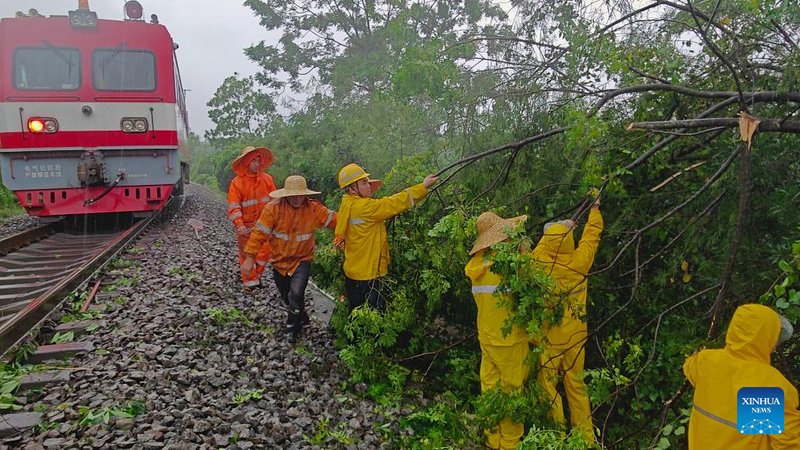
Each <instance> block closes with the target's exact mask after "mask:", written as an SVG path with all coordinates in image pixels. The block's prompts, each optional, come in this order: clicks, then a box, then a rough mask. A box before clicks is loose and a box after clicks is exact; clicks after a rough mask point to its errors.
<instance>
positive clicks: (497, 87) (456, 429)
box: [198, 0, 800, 449]
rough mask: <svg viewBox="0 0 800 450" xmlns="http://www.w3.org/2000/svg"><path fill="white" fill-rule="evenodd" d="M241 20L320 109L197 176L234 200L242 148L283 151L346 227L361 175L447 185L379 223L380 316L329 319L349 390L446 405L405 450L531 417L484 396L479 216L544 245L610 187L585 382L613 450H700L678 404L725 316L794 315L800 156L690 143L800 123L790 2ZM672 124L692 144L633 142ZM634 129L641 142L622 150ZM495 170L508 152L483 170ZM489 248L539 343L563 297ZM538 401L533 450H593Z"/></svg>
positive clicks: (278, 171)
mask: <svg viewBox="0 0 800 450" xmlns="http://www.w3.org/2000/svg"><path fill="white" fill-rule="evenodd" d="M246 5H247V6H249V7H250V8H251V9H252V10H253V11H254V13H256V15H257V16H258V17H259V19H260V20H261V23H262V25H264V26H265V27H266V28H267V29H280V30H282V31H283V33H284V34H283V37H282V39H281V41H280V42H279V43H278V44H276V45H268V44H267V43H266V42H261V43H258V44H256V45H254V46H253V47H251V48H249V49H247V54H248V55H249V56H250V58H251V59H252V60H253V61H254V62H256V63H257V64H259V66H260V68H261V72H260V73H259V74H258V75H257V76H256V78H255V82H257V83H259V84H260V85H261V86H262V87H263V91H261V92H265V93H268V94H269V95H270V96H271V98H272V101H273V103H277V102H279V101H280V99H281V94H280V93H281V92H283V91H282V90H283V89H284V88H288V89H289V90H292V91H296V92H301V93H302V94H304V98H305V100H304V101H303V102H302V103H301V104H299V105H297V108H295V109H294V112H293V113H292V114H291V115H290V116H289V117H288V118H286V119H285V120H284V121H280V122H279V121H272V120H267V119H265V120H264V121H263V123H261V124H259V126H262V125H263V127H262V128H261V129H260V130H261V131H255V132H254V133H255V135H254V136H245V137H243V138H242V139H241V140H226V141H222V140H217V141H216V142H213V143H212V144H213V147H214V148H213V149H210V150H208V152H207V154H206V155H205V156H203V157H202V159H201V158H198V159H201V161H202V164H199V165H200V166H202V168H201V173H202V174H205V175H206V178H205V179H206V180H208V182H209V183H210V184H213V183H216V186H218V187H220V188H221V189H223V190H224V189H225V188H226V187H227V184H228V182H229V181H230V177H231V176H232V174H231V171H230V165H229V164H230V161H231V160H232V159H233V158H234V157H235V156H236V155H237V154H238V152H239V151H240V149H241V147H242V146H243V145H245V144H251V145H257V144H266V145H267V146H269V147H270V148H272V149H273V150H274V152H275V155H276V163H275V165H274V166H273V167H272V168H271V169H270V173H271V174H273V176H274V177H275V179H276V181H277V182H278V184H279V185H280V183H281V181H282V179H283V178H284V177H285V176H286V175H289V174H292V173H299V174H303V175H304V176H305V177H306V178H307V179H308V180H309V184H310V185H311V187H312V188H313V189H316V190H321V191H323V193H324V194H323V196H324V197H323V200H324V201H325V203H326V204H327V205H328V206H329V207H331V208H334V207H336V206H337V204H338V201H339V198H340V192H339V191H338V189H337V186H336V182H335V174H336V171H337V170H338V169H339V168H340V167H342V166H343V165H345V164H347V163H350V162H356V163H359V164H362V165H363V166H365V167H366V168H367V170H368V171H369V172H370V173H371V174H372V176H374V177H376V178H384V179H385V181H386V185H385V187H384V188H383V189H382V191H380V192H379V196H380V195H384V194H386V193H390V192H396V191H399V190H400V189H402V188H405V187H407V186H408V185H409V184H412V183H416V182H419V181H420V180H421V179H422V177H423V176H424V175H425V174H427V173H429V172H432V171H436V170H438V169H439V168H442V167H446V166H449V165H452V167H451V168H450V169H448V170H447V171H445V174H444V177H443V181H444V179H445V178H446V182H444V183H443V184H442V185H441V186H439V187H438V188H437V189H436V192H435V193H432V194H430V195H429V197H428V199H426V200H425V201H424V202H422V203H421V204H420V205H417V206H416V207H415V208H414V210H412V211H410V212H407V213H404V214H402V215H400V216H398V217H396V218H395V219H393V220H391V221H389V222H387V228H388V237H389V241H390V248H391V258H392V264H391V265H390V273H389V275H388V276H387V279H386V286H387V287H388V289H389V291H390V292H389V297H390V298H391V302H390V304H389V307H388V309H387V311H386V312H385V313H384V314H378V313H376V312H375V311H370V310H356V311H355V312H354V314H353V315H352V316H351V317H348V315H347V310H346V308H345V306H346V305H345V304H343V303H340V304H339V306H340V307H339V308H337V311H336V314H335V315H334V319H333V321H332V324H333V327H334V329H335V330H336V332H337V337H338V345H339V346H340V349H341V357H342V359H343V360H344V361H345V363H347V365H348V367H349V368H350V371H351V376H352V379H353V381H365V382H368V383H370V386H375V389H374V392H373V390H372V389H371V390H370V396H372V397H373V398H374V399H375V400H376V401H377V402H378V403H381V402H393V401H398V400H397V398H398V397H402V395H403V394H407V395H406V397H407V399H408V401H412V400H410V398H411V397H412V396H411V395H408V391H409V389H411V390H420V391H422V392H424V396H425V397H426V398H435V399H438V400H437V401H435V402H430V403H428V406H427V407H426V408H420V409H418V410H417V411H415V413H414V415H413V418H411V419H408V420H407V421H406V426H408V427H411V428H413V430H414V431H415V433H414V434H413V435H410V434H408V433H403V434H391V435H390V436H389V438H390V439H392V440H394V441H395V443H396V445H397V446H399V447H403V448H431V447H437V446H438V447H447V446H450V447H453V448H463V447H464V446H470V445H474V444H476V443H478V442H479V441H480V439H481V435H480V430H479V428H480V427H483V426H487V425H486V424H487V423H490V422H491V421H490V420H489V418H490V416H495V418H496V417H499V416H501V415H511V414H513V412H514V409H515V405H517V404H518V403H517V401H516V400H514V399H513V398H512V399H509V398H506V397H505V396H498V397H492V395H480V394H479V392H480V386H479V383H478V381H477V376H476V373H477V370H478V361H479V358H480V350H479V346H478V343H477V340H476V339H475V338H474V335H473V334H472V333H474V327H475V325H474V320H475V305H474V302H473V300H472V298H471V295H470V286H469V282H468V280H467V279H466V277H465V276H464V273H463V268H464V265H465V264H466V262H467V251H468V249H469V248H470V246H471V243H472V241H473V239H474V237H475V229H474V218H475V217H476V216H477V215H478V214H479V213H481V212H483V211H486V210H490V209H491V210H495V211H500V212H501V213H502V215H504V216H512V215H517V214H521V213H526V214H528V215H529V216H530V217H531V219H530V220H529V221H528V222H527V223H526V230H525V233H524V235H525V236H529V237H530V239H531V240H532V241H533V242H535V241H536V239H537V238H538V236H539V234H540V229H541V225H542V224H544V223H545V222H547V221H549V220H552V219H556V218H566V217H569V216H571V215H572V214H573V213H574V212H575V211H576V206H577V205H579V204H580V203H581V201H582V200H583V197H584V193H585V192H587V191H588V190H589V188H590V187H592V186H598V187H602V189H603V210H604V216H605V217H606V227H605V228H606V229H605V232H604V236H603V241H602V243H601V245H600V250H599V253H598V255H597V257H596V261H597V262H596V264H595V266H596V267H595V268H594V269H593V272H592V273H591V274H590V283H589V285H590V287H589V304H588V305H587V311H586V319H587V322H588V324H589V329H590V333H591V335H590V339H589V341H587V346H586V355H587V360H586V367H587V369H586V375H587V384H588V386H589V393H590V397H591V401H592V405H593V407H594V408H595V415H594V419H595V420H594V423H595V425H596V426H597V427H598V432H599V441H600V442H601V443H603V444H611V443H614V444H615V446H617V447H620V448H647V447H651V446H652V447H656V448H667V447H670V446H672V447H685V445H686V441H685V439H686V438H685V426H686V425H685V424H686V422H685V420H686V418H687V417H688V416H687V415H686V414H685V411H686V410H687V406H688V399H689V396H688V395H684V396H681V397H678V398H675V399H674V401H673V402H671V403H667V401H668V400H670V399H672V397H673V395H674V394H675V392H676V391H677V390H678V387H680V386H682V385H683V384H684V382H685V379H684V377H683V374H682V373H681V370H680V367H681V365H682V363H683V361H684V358H685V356H686V355H687V354H690V353H692V352H693V351H694V350H696V349H697V348H699V347H701V346H721V345H723V343H722V340H721V337H722V336H723V335H724V325H723V326H722V327H716V328H715V329H711V330H710V326H711V323H712V320H711V318H712V317H714V318H716V319H717V320H716V321H714V323H721V324H725V323H727V321H728V319H729V318H730V315H731V314H732V313H733V311H734V309H735V308H736V306H738V305H739V304H741V303H744V302H752V301H755V300H757V299H759V298H760V299H761V301H762V302H764V303H766V304H769V305H771V306H774V307H776V308H777V309H778V310H780V311H781V312H782V313H783V314H784V315H786V316H787V317H789V318H790V319H791V320H793V321H796V320H797V319H798V317H800V313H798V311H800V310H798V309H797V308H798V305H797V302H796V301H795V300H798V299H797V298H795V297H796V293H797V291H800V286H798V270H799V269H800V267H798V266H797V263H798V261H797V252H798V248H797V247H798V244H797V243H796V241H797V239H798V234H797V231H796V227H797V224H798V223H800V208H797V202H798V199H800V185H798V183H797V182H796V180H797V179H798V177H800V165H799V164H798V161H799V160H800V158H799V157H798V156H800V154H798V150H797V149H798V148H800V146H798V143H799V141H800V140H799V139H798V138H797V137H796V135H794V134H789V133H766V132H760V133H758V134H756V136H755V138H754V141H753V143H752V151H751V152H750V153H741V152H740V151H739V150H737V144H738V143H739V139H740V136H739V135H738V133H737V132H736V131H735V129H734V130H731V128H730V127H728V126H727V125H725V126H716V125H715V126H696V125H693V124H692V123H691V122H692V121H695V120H696V119H698V118H703V117H705V118H717V119H724V118H729V117H735V116H736V114H737V112H738V111H739V110H745V109H746V110H747V111H748V112H749V113H750V114H751V115H753V116H757V117H759V118H762V119H765V120H773V121H784V123H794V122H796V120H797V114H796V103H797V102H798V98H800V97H798V95H799V94H798V89H797V86H798V85H799V84H798V82H800V69H799V67H800V51H798V49H797V44H796V43H797V42H800V36H798V35H797V31H796V30H798V29H800V13H798V9H797V8H796V5H794V3H792V2H788V1H783V0H769V1H765V2H760V3H759V2H752V1H750V0H733V1H729V2H716V1H710V0H698V1H696V2H691V7H689V6H688V5H689V4H688V3H680V2H668V3H664V2H652V3H648V4H646V5H632V4H631V3H630V2H624V1H617V0H612V1H609V2H605V3H603V4H602V6H601V5H599V4H597V3H593V2H583V1H579V0H567V1H563V0H544V1H537V2H532V1H518V2H514V5H513V9H512V11H513V20H510V18H509V17H508V15H507V13H506V12H505V11H504V10H503V9H502V8H501V7H499V6H497V5H495V4H492V3H491V2H483V1H467V2H455V1H441V2H436V3H435V5H429V4H425V3H420V2H381V1H378V2H366V3H358V2H356V3H353V2H344V3H341V2H330V1H327V0H314V1H312V2H306V3H304V4H302V5H300V4H297V3H292V2H288V1H283V0H279V1H274V2H273V1H271V2H265V1H260V0H248V1H247V2H246ZM740 88H741V93H740ZM254 89H256V87H255V86H254ZM259 89H260V88H259ZM223 100H224V99H223ZM263 112H264V113H269V111H268V110H266V109H265V110H264V111H263ZM676 121H683V122H681V123H683V124H684V126H681V127H678V128H647V127H646V126H644V125H641V124H642V123H644V124H648V123H649V124H652V123H656V124H660V125H658V126H665V125H664V124H665V123H666V124H670V123H672V124H674V123H677V122H676ZM632 122H635V123H637V124H638V125H637V126H635V127H633V129H634V130H642V131H629V130H628V128H629V125H630V124H631V123H632ZM535 136H547V137H546V138H543V137H538V138H534V137H535ZM488 149H499V150H498V151H497V152H495V153H492V154H490V155H487V156H483V157H478V156H477V155H478V154H479V153H480V152H483V151H485V150H488ZM463 158H468V159H466V160H465V159H463ZM469 158H471V159H469ZM459 160H462V163H457V161H459ZM747 160H751V161H752V164H751V170H749V171H748V170H745V169H746V167H748V164H746V161H747ZM453 164H454V165H453ZM737 172H738V173H737ZM580 220H581V218H580V217H579V221H580ZM519 237H522V236H519ZM793 243H794V244H793ZM318 244H319V245H318V249H317V252H316V260H315V263H314V266H313V273H314V277H315V279H316V280H317V281H318V282H320V283H321V284H323V285H325V286H326V287H327V288H328V289H329V290H331V291H332V292H336V293H342V292H343V289H342V283H341V278H342V277H341V255H340V254H338V253H336V251H335V250H334V249H333V248H332V246H331V245H330V237H329V236H328V235H326V234H321V235H320V236H319V237H318ZM793 245H794V249H793V253H791V255H792V256H791V258H790V257H789V255H790V252H789V251H788V249H789V248H791V247H793ZM495 250H496V251H497V252H498V255H499V256H500V258H499V259H500V261H499V263H498V265H497V270H498V271H500V272H502V273H503V275H504V277H505V283H506V284H507V285H508V287H509V288H510V289H511V291H513V292H517V295H516V296H514V297H513V298H512V302H513V304H512V305H510V306H511V308H512V309H516V313H515V315H514V316H513V320H514V321H515V322H516V323H518V324H519V325H525V326H526V327H527V328H528V329H529V332H531V333H532V334H536V332H537V330H538V329H539V327H540V324H541V323H542V322H543V321H545V320H548V316H550V315H553V314H556V315H557V313H558V309H557V308H555V309H553V310H549V309H548V307H549V306H550V305H552V304H554V303H555V302H558V301H559V299H553V298H551V297H550V296H549V294H548V292H549V289H548V286H549V281H548V280H547V279H546V278H543V277H540V276H538V275H537V274H536V273H535V272H532V273H526V272H525V270H527V269H522V268H524V267H528V264H527V262H526V261H525V256H524V253H520V252H519V251H518V249H517V248H515V247H513V244H509V245H508V246H499V247H498V248H496V249H495ZM782 260H783V261H785V263H781V262H780V261H782ZM521 269H522V271H520V270H521ZM721 286H725V289H722V290H721ZM765 293H766V294H765ZM762 294H763V295H762ZM555 318H556V319H557V316H556V317H555ZM709 331H711V332H709ZM709 335H710V339H707V336H709ZM796 349H797V342H796V339H793V340H791V341H790V342H789V343H788V344H786V345H785V346H784V347H783V348H782V349H779V351H778V353H777V358H775V360H776V361H775V364H776V366H777V367H779V368H780V369H781V370H782V372H783V373H785V374H786V375H787V376H788V377H789V378H790V379H793V381H794V382H795V383H797V382H798V381H800V380H797V379H796V377H797V375H796V374H798V373H800V370H798V364H799V361H800V360H799V358H800V357H798V352H797V350H796ZM534 370H535V368H534ZM523 394H524V395H525V398H526V399H527V401H528V402H529V403H528V404H529V405H532V407H533V409H531V410H530V411H527V412H525V413H524V414H520V415H519V417H520V418H522V419H523V420H524V421H525V423H526V427H527V429H528V430H529V431H528V434H527V435H526V437H525V439H524V442H523V447H527V448H565V449H566V448H581V447H580V446H581V444H580V443H579V442H578V439H579V438H578V437H577V436H572V435H569V434H562V431H563V430H560V429H557V427H555V426H550V425H547V419H546V417H545V416H544V415H543V412H542V411H540V410H538V409H537V407H538V406H540V405H539V403H537V400H536V395H535V389H534V386H533V381H529V383H528V385H527V386H526V389H525V390H524V391H523ZM494 395H497V394H494ZM453 399H457V400H453ZM484 401H485V402H487V403H486V404H489V405H493V407H492V408H490V409H487V408H483V407H481V404H482V402H484ZM523 403H524V402H523ZM665 404H667V405H671V406H672V407H671V408H669V409H665ZM664 414H666V416H664V417H666V422H665V423H666V427H664V428H663V429H659V428H661V427H660V424H661V417H662V416H663V415H664ZM326 426H327V425H326ZM312 439H316V438H312ZM320 439H322V438H320ZM325 439H327V437H326V438H325Z"/></svg>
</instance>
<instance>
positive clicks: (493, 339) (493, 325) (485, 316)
mask: <svg viewBox="0 0 800 450" xmlns="http://www.w3.org/2000/svg"><path fill="white" fill-rule="evenodd" d="M492 263H493V261H492V259H491V251H489V250H481V251H479V252H478V253H476V254H475V256H473V257H472V259H471V260H470V261H469V263H467V267H465V268H464V272H465V273H466V275H467V277H469V279H470V280H472V296H473V297H475V303H476V304H477V305H478V339H479V340H480V341H481V343H484V344H486V345H492V346H495V347H508V346H511V345H514V344H518V343H520V342H527V341H528V333H526V332H525V330H523V329H522V328H519V327H517V326H515V327H513V328H511V333H510V334H509V335H508V337H504V336H503V331H502V328H503V324H504V323H505V321H506V319H508V316H509V311H508V310H507V309H505V308H500V307H499V306H498V305H497V302H498V298H497V297H495V296H494V291H495V290H496V289H497V286H498V285H499V284H500V282H501V281H502V278H501V277H500V275H497V274H496V273H494V272H492V271H491V268H492Z"/></svg>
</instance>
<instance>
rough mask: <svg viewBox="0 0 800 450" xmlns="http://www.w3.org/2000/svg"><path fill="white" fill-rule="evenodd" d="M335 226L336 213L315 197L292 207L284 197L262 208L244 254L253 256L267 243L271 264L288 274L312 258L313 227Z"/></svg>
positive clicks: (285, 274) (333, 227)
mask: <svg viewBox="0 0 800 450" xmlns="http://www.w3.org/2000/svg"><path fill="white" fill-rule="evenodd" d="M317 228H329V229H331V230H333V229H335V228H336V212H335V211H331V210H330V209H328V208H326V207H325V205H323V204H322V203H321V202H319V201H318V200H311V199H308V200H306V201H305V202H304V203H303V205H302V206H300V207H299V208H293V207H292V205H290V204H289V202H288V201H287V200H286V199H280V200H275V201H273V202H272V203H270V204H268V205H267V206H265V207H264V210H263V211H262V212H261V217H260V218H259V219H258V222H257V223H256V225H255V228H254V229H253V232H252V233H251V234H250V240H249V241H247V246H245V249H244V251H245V253H247V254H250V255H255V254H256V253H258V251H259V249H261V248H263V247H264V246H269V248H270V249H271V250H272V255H271V257H270V262H271V263H272V267H273V268H274V269H275V270H277V271H278V273H280V274H281V275H283V276H287V275H288V276H291V275H292V273H293V272H294V271H295V270H296V269H297V267H298V266H299V265H300V263H302V262H306V261H311V260H313V259H314V230H315V229H317Z"/></svg>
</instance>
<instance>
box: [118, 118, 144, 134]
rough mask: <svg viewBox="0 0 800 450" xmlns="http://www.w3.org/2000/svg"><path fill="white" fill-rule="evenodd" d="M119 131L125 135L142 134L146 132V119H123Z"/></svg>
mask: <svg viewBox="0 0 800 450" xmlns="http://www.w3.org/2000/svg"><path fill="white" fill-rule="evenodd" d="M120 129H122V131H124V132H125V133H144V132H145V131H147V119H145V118H144V117H124V118H123V119H122V121H121V122H120Z"/></svg>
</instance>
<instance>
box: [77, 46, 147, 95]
mask: <svg viewBox="0 0 800 450" xmlns="http://www.w3.org/2000/svg"><path fill="white" fill-rule="evenodd" d="M92 80H93V83H94V88H95V89H97V90H98V91H154V90H155V89H156V58H155V55H153V53H151V52H148V51H143V50H122V49H121V47H117V48H114V49H104V50H95V51H94V53H93V54H92Z"/></svg>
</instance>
